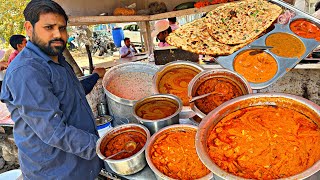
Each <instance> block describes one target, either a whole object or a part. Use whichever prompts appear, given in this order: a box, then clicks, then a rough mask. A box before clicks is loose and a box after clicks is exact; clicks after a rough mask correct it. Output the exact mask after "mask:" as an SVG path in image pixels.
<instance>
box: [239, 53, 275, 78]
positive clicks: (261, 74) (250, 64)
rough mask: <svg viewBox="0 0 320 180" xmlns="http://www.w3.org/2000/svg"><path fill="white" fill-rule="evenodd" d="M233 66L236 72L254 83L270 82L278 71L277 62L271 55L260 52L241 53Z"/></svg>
mask: <svg viewBox="0 0 320 180" xmlns="http://www.w3.org/2000/svg"><path fill="white" fill-rule="evenodd" d="M233 66H234V69H235V71H237V72H238V73H239V74H241V75H242V76H243V77H245V78H246V79H247V80H248V81H249V82H253V83H262V82H266V81H269V80H270V79H272V78H273V76H274V75H275V74H276V73H277V70H278V65H277V61H276V60H275V59H274V58H273V57H272V56H271V55H270V54H268V53H266V52H264V51H258V50H247V51H244V52H242V53H240V54H239V55H237V56H236V58H235V59H234V62H233Z"/></svg>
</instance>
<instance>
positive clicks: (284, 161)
mask: <svg viewBox="0 0 320 180" xmlns="http://www.w3.org/2000/svg"><path fill="white" fill-rule="evenodd" d="M207 147H208V154H209V156H210V158H211V159H212V161H213V162H215V164H217V165H218V166H219V167H220V168H222V169H223V170H225V171H227V172H229V173H232V174H234V175H236V176H240V177H243V178H248V179H278V178H286V177H289V176H292V175H296V174H299V173H301V172H303V171H305V170H306V169H308V168H310V167H311V166H312V165H313V164H314V163H316V162H317V161H319V160H320V128H319V126H317V124H315V123H314V122H313V121H312V120H311V119H309V118H308V117H306V116H305V115H303V114H301V113H300V112H297V111H295V110H292V109H289V108H284V107H273V106H255V107H248V108H244V109H240V110H237V111H235V112H232V113H230V114H228V115H227V116H226V117H224V118H223V119H222V120H221V121H220V122H219V123H218V124H217V125H216V126H215V127H214V128H213V129H212V130H211V132H209V137H208V139H207Z"/></svg>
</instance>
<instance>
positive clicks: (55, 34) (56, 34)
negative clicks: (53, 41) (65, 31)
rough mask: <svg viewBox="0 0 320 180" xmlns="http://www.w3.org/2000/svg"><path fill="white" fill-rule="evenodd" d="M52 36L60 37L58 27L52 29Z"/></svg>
mask: <svg viewBox="0 0 320 180" xmlns="http://www.w3.org/2000/svg"><path fill="white" fill-rule="evenodd" d="M53 37H54V38H61V32H60V30H59V28H57V29H54V31H53Z"/></svg>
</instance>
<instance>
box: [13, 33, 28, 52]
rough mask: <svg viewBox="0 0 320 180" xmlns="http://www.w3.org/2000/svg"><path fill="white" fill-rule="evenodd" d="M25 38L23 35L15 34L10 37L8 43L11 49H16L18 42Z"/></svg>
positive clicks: (20, 42)
mask: <svg viewBox="0 0 320 180" xmlns="http://www.w3.org/2000/svg"><path fill="white" fill-rule="evenodd" d="M24 39H26V37H25V36H24V35H21V34H15V35H12V36H11V37H10V40H9V43H10V45H11V46H12V47H13V49H15V50H18V44H22V41H23V40H24Z"/></svg>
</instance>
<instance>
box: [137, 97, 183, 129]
mask: <svg viewBox="0 0 320 180" xmlns="http://www.w3.org/2000/svg"><path fill="white" fill-rule="evenodd" d="M157 100H165V101H169V102H171V103H174V104H175V105H176V106H177V111H176V112H175V113H174V114H172V115H170V116H168V117H165V118H162V119H157V120H148V119H143V118H141V117H139V116H138V115H137V113H136V112H137V110H138V109H139V108H140V107H141V106H143V105H144V104H146V103H148V102H151V101H157ZM181 110H182V102H181V100H180V98H178V97H177V96H174V95H171V94H156V95H151V96H148V97H145V98H143V99H141V100H139V101H138V102H137V103H136V104H135V105H134V106H133V116H134V117H135V118H136V119H137V120H138V122H140V123H141V124H143V125H144V126H146V127H147V128H148V129H149V131H150V133H151V134H154V133H155V132H157V131H159V130H160V129H161V128H163V127H166V126H169V125H172V124H179V113H180V112H181Z"/></svg>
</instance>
